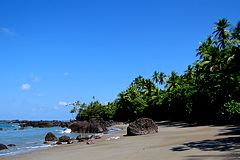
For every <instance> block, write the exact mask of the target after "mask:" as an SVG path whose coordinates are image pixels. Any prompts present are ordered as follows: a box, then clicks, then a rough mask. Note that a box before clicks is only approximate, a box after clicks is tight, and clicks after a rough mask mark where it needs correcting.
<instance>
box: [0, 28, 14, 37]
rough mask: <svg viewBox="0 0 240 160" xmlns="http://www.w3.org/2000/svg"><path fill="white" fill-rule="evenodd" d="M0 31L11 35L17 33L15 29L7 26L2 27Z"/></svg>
mask: <svg viewBox="0 0 240 160" xmlns="http://www.w3.org/2000/svg"><path fill="white" fill-rule="evenodd" d="M0 33H3V34H6V35H9V36H14V35H15V33H14V32H13V31H11V30H10V29H9V28H5V27H0Z"/></svg>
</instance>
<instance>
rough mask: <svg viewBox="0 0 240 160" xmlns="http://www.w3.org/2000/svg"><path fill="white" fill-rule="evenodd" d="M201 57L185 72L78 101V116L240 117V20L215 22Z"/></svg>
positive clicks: (138, 79) (222, 120) (224, 119)
mask: <svg viewBox="0 0 240 160" xmlns="http://www.w3.org/2000/svg"><path fill="white" fill-rule="evenodd" d="M196 57H197V60H196V61H195V62H194V63H193V64H190V65H188V67H187V69H186V71H185V72H184V74H182V75H179V74H177V73H176V72H175V71H172V72H171V74H170V75H166V74H165V73H163V72H161V71H154V73H153V75H152V77H150V78H145V77H142V76H139V77H136V78H135V79H134V80H133V81H132V83H131V84H130V85H129V87H128V88H127V89H126V90H124V91H122V92H121V93H119V94H118V96H117V98H116V99H115V100H114V101H113V102H110V103H108V104H101V103H100V102H99V101H98V100H95V99H93V101H92V102H90V103H89V104H85V103H80V102H79V101H77V102H75V103H73V104H72V106H73V109H72V110H71V112H72V113H74V112H77V116H76V119H77V120H87V119H90V118H93V117H101V118H103V119H105V120H115V121H133V120H135V119H137V118H140V117H149V118H152V119H154V120H173V121H179V120H181V121H187V122H203V123H205V122H207V123H209V122H210V123H226V122H229V123H231V122H239V121H240V22H238V23H237V24H236V26H233V25H231V24H230V22H229V21H228V20H227V19H220V20H218V21H217V22H216V23H215V24H214V31H213V33H212V34H211V35H210V36H208V37H207V38H206V40H205V41H203V42H201V43H200V45H199V47H198V48H197V50H196Z"/></svg>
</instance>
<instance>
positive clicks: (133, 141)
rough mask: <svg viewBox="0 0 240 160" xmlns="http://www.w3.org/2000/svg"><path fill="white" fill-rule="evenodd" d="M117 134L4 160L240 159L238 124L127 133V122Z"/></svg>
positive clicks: (174, 126)
mask: <svg viewBox="0 0 240 160" xmlns="http://www.w3.org/2000/svg"><path fill="white" fill-rule="evenodd" d="M118 127H120V128H122V130H121V131H119V132H118V133H116V135H109V136H114V137H117V136H119V137H120V138H119V139H110V140H109V136H104V137H103V138H102V139H101V140H98V141H96V143H95V144H92V145H86V143H84V142H82V143H76V144H71V145H62V146H59V147H52V148H49V149H45V150H40V151H34V152H32V153H28V154H23V155H17V156H13V157H5V158H0V159H1V160H75V159H87V160H113V159H114V160H161V159H162V160H203V159H204V160H236V159H240V154H238V151H239V149H240V137H239V133H238V128H237V127H234V126H186V125H185V124H181V123H175V124H173V123H165V122H162V123H161V124H160V125H159V128H158V129H159V130H158V131H159V132H158V133H157V134H150V135H143V136H133V137H128V136H124V135H125V134H126V127H127V126H126V125H121V126H118Z"/></svg>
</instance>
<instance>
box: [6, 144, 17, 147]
mask: <svg viewBox="0 0 240 160" xmlns="http://www.w3.org/2000/svg"><path fill="white" fill-rule="evenodd" d="M7 146H8V147H16V144H8V145H7Z"/></svg>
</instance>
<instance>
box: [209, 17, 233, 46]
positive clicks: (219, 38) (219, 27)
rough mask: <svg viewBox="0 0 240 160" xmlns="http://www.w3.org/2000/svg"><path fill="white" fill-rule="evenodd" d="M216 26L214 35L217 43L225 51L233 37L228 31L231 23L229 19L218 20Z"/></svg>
mask: <svg viewBox="0 0 240 160" xmlns="http://www.w3.org/2000/svg"><path fill="white" fill-rule="evenodd" d="M215 25H216V26H215V27H214V29H215V31H214V32H213V34H214V36H215V38H216V43H217V44H218V47H219V48H220V49H225V48H226V46H227V43H228V41H229V37H230V35H231V33H230V32H229V30H227V28H228V27H229V26H230V23H229V21H228V20H227V19H225V18H223V19H220V20H218V22H216V23H215Z"/></svg>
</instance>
